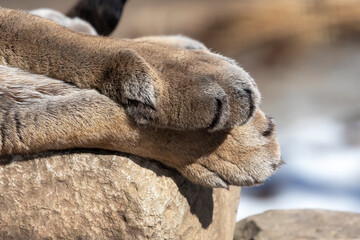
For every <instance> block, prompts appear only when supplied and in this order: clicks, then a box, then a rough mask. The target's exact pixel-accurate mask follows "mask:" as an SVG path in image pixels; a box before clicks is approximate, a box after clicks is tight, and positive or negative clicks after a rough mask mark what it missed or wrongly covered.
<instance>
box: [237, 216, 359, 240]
mask: <svg viewBox="0 0 360 240" xmlns="http://www.w3.org/2000/svg"><path fill="white" fill-rule="evenodd" d="M359 238H360V214H357V213H350V212H335V211H326V210H276V211H268V212H265V213H262V214H259V215H254V216H251V217H248V218H246V219H244V220H242V221H240V222H238V223H237V224H236V229H235V236H234V240H250V239H251V240H263V239H264V240H265V239H266V240H289V239H296V240H307V239H309V240H310V239H311V240H314V239H323V240H332V239H334V240H335V239H359Z"/></svg>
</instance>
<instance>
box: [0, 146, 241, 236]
mask: <svg viewBox="0 0 360 240" xmlns="http://www.w3.org/2000/svg"><path fill="white" fill-rule="evenodd" d="M10 160H11V161H12V162H11V163H8V164H3V165H0V239H45V238H46V239H59V238H60V239H191V240H193V239H221V240H222V239H232V237H233V232H234V227H235V216H236V210H237V206H238V202H239V196H240V189H239V188H235V187H231V188H230V190H226V189H211V188H205V187H201V186H199V185H196V184H193V183H191V182H190V181H188V180H186V179H185V178H184V177H182V176H181V175H180V174H179V173H177V172H176V171H175V170H173V169H169V168H166V167H164V166H163V165H161V164H159V163H157V162H154V161H150V160H144V159H142V158H138V157H134V156H129V155H124V154H119V153H114V152H105V151H92V150H91V151H88V152H86V153H84V152H83V151H82V152H81V151H71V152H61V153H60V152H48V153H43V154H40V155H37V156H28V157H20V156H14V157H12V159H10ZM3 162H4V160H3Z"/></svg>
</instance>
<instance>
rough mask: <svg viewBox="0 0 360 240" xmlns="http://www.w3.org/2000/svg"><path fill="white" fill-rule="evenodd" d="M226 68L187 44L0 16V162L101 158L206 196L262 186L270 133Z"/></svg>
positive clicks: (254, 100)
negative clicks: (179, 181) (163, 170)
mask: <svg viewBox="0 0 360 240" xmlns="http://www.w3.org/2000/svg"><path fill="white" fill-rule="evenodd" d="M259 103H260V93H259V91H258V88H257V86H256V84H255V82H254V80H253V79H252V78H251V77H250V76H249V74H248V73H246V72H245V71H244V70H243V69H242V68H241V67H239V66H238V65H237V63H236V62H235V61H233V60H231V59H229V58H226V57H224V56H221V55H219V54H216V53H213V52H211V51H210V50H209V49H207V48H206V47H205V46H204V45H202V44H201V43H199V42H197V41H194V40H191V39H188V38H186V37H145V38H138V39H115V38H109V37H102V36H93V35H89V34H84V33H77V32H73V31H71V30H69V29H67V28H65V27H62V26H60V25H58V24H57V23H55V22H53V21H50V20H47V19H44V18H41V17H38V16H34V15H31V14H28V13H25V12H21V11H16V10H10V9H5V8H0V157H2V158H4V157H5V156H9V155H16V154H32V153H37V152H41V151H47V150H61V149H70V148H101V149H109V150H115V151H121V152H126V153H130V154H134V155H138V156H141V157H144V158H151V159H155V160H157V161H160V162H161V163H163V164H165V165H167V166H170V167H173V168H175V169H177V170H178V171H179V172H181V173H182V174H183V175H184V176H185V177H187V178H188V179H190V180H192V181H193V182H195V183H198V184H201V185H204V186H209V187H225V188H226V187H228V185H239V186H249V185H254V184H259V183H262V182H263V181H264V180H265V179H266V178H267V177H269V176H270V175H271V174H272V173H273V172H274V171H275V170H276V169H277V168H278V167H279V166H280V165H281V163H282V160H281V158H280V148H279V144H278V141H277V138H276V133H275V125H274V122H273V120H272V119H271V118H270V117H267V116H266V115H265V114H264V113H263V112H262V111H261V110H260V109H259V108H258V106H259Z"/></svg>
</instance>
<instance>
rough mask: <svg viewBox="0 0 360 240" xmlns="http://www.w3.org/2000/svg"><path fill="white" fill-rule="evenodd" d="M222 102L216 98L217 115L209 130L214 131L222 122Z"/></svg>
mask: <svg viewBox="0 0 360 240" xmlns="http://www.w3.org/2000/svg"><path fill="white" fill-rule="evenodd" d="M222 108H223V106H222V102H221V100H220V99H218V98H216V110H215V114H214V119H213V120H212V122H211V124H210V127H209V129H210V130H211V129H214V128H215V127H216V126H217V125H218V123H219V122H220V118H221V113H222V110H223V109H222Z"/></svg>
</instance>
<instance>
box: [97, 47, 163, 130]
mask: <svg viewBox="0 0 360 240" xmlns="http://www.w3.org/2000/svg"><path fill="white" fill-rule="evenodd" d="M103 79H104V81H103V83H102V84H101V87H100V88H101V92H102V93H104V94H105V95H107V96H109V97H111V98H112V99H114V100H116V101H117V102H118V103H120V104H121V105H122V106H123V107H124V108H125V110H126V112H127V114H128V115H129V116H130V117H131V118H132V119H133V120H135V121H136V122H137V123H140V124H149V123H151V122H153V120H154V118H155V115H156V111H157V109H156V96H157V95H158V93H157V90H158V89H156V88H155V82H156V81H157V80H156V74H155V73H154V72H153V70H152V69H151V67H150V66H149V65H148V64H147V63H146V61H145V60H144V59H142V57H141V56H140V55H138V54H137V53H136V52H134V51H132V50H122V51H120V52H119V53H118V54H117V55H116V56H115V57H113V58H111V61H109V62H108V64H107V67H106V70H105V71H104V76H103Z"/></svg>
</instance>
